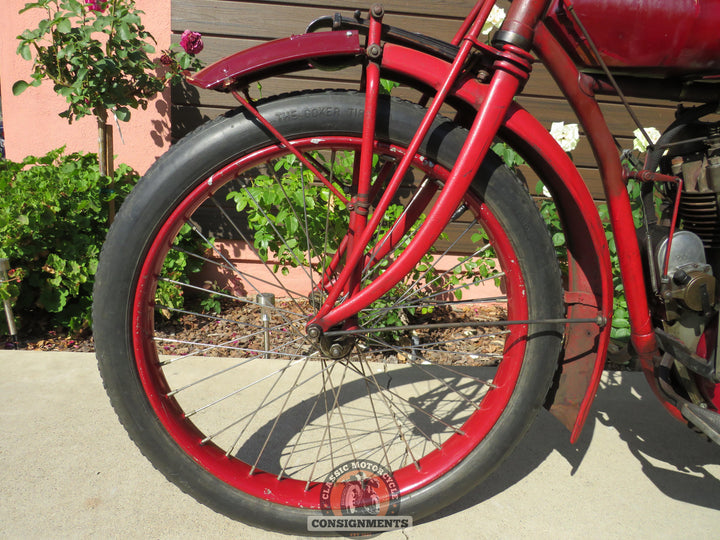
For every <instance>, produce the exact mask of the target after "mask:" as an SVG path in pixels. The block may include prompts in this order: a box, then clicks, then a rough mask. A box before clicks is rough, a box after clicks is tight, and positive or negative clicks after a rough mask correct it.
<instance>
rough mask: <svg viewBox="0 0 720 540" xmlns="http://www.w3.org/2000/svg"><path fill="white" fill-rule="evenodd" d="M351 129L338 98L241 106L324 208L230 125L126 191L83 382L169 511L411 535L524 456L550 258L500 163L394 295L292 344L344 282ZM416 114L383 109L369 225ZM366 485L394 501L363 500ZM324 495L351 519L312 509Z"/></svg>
mask: <svg viewBox="0 0 720 540" xmlns="http://www.w3.org/2000/svg"><path fill="white" fill-rule="evenodd" d="M363 109H364V97H363V96H362V95H361V94H358V93H352V92H343V91H326V92H307V93H299V94H291V95H286V96H281V97H279V98H272V99H269V100H267V101H265V102H264V103H262V104H261V105H260V106H259V110H260V111H261V113H262V114H263V115H264V116H265V117H266V118H268V119H269V120H270V121H271V122H272V123H273V125H274V126H275V127H276V128H277V129H278V130H279V131H280V132H281V133H283V135H284V136H285V137H287V139H288V140H289V141H290V142H291V143H292V144H293V146H294V147H295V148H296V149H298V150H299V151H300V152H302V153H303V155H304V156H306V157H308V159H309V160H311V161H312V162H313V163H314V164H315V165H316V166H317V167H318V168H319V169H320V170H322V171H323V173H324V174H325V175H326V178H328V179H329V180H330V181H331V182H332V184H333V186H334V190H330V189H328V187H327V186H326V185H325V184H323V183H321V182H319V181H318V180H317V178H315V177H314V175H313V174H311V173H310V172H309V171H308V170H307V169H306V168H305V166H303V165H302V163H300V161H299V160H298V159H297V158H296V157H295V156H294V155H293V154H292V153H290V152H289V151H288V150H287V149H286V148H284V147H283V146H282V145H281V144H279V143H278V142H277V141H275V140H273V138H272V136H270V135H269V134H268V133H267V132H266V131H265V129H264V128H263V127H262V126H261V125H260V124H259V123H258V122H257V121H256V120H255V119H253V118H252V117H251V116H250V115H248V114H246V113H245V112H243V111H242V110H237V111H235V112H233V113H231V114H228V115H226V116H224V117H221V118H219V119H217V120H215V121H213V122H210V123H208V124H206V125H204V126H202V127H201V128H199V129H198V130H196V131H195V132H194V133H192V134H191V135H189V136H188V137H186V138H185V139H183V140H182V141H180V142H179V143H178V144H176V145H175V146H174V147H173V148H172V149H171V150H170V151H169V152H168V153H167V154H166V155H165V156H163V157H162V158H161V159H160V160H159V161H158V162H157V163H156V164H155V165H154V166H153V167H152V168H151V170H150V171H149V172H148V173H147V175H146V176H145V177H144V178H143V179H142V180H141V181H140V182H139V183H138V186H137V187H136V188H135V190H134V191H133V193H132V194H131V196H130V197H129V198H128V199H127V201H126V202H125V204H124V205H123V207H122V208H121V210H120V212H119V214H118V216H117V219H116V220H115V222H114V224H113V226H112V228H111V230H110V233H109V234H108V238H107V242H106V244H105V246H104V248H103V252H102V255H101V260H100V265H99V268H98V272H97V275H96V284H95V303H94V309H93V317H94V323H93V324H94V335H95V343H96V350H97V357H98V362H99V368H100V372H101V375H102V378H103V381H104V384H105V387H106V389H107V392H108V394H109V396H110V399H111V402H112V405H113V407H114V408H115V411H116V412H117V414H118V416H119V418H120V420H121V422H122V423H123V425H124V426H125V428H126V430H127V431H128V433H129V435H130V437H131V438H132V439H133V441H134V442H135V443H136V444H137V446H138V447H139V448H140V450H141V451H142V452H143V454H144V455H145V456H146V457H147V458H148V459H149V460H150V461H151V462H152V463H153V464H154V466H155V467H156V468H157V469H158V470H160V471H161V472H162V473H163V474H164V475H165V476H166V477H167V478H168V479H170V480H171V481H172V482H174V483H175V484H177V485H178V486H179V487H180V488H181V489H182V490H183V491H185V492H187V493H189V494H190V495H192V496H193V497H195V498H196V499H197V500H199V501H201V502H203V503H204V504H207V505H208V506H210V507H212V508H213V509H215V510H217V511H219V512H222V513H224V514H226V515H228V516H230V517H232V518H234V519H239V520H242V521H244V522H247V523H250V524H253V525H255V526H258V527H262V528H267V529H273V530H278V531H283V532H289V533H295V534H309V530H308V523H309V521H308V518H312V517H314V516H322V515H344V514H347V513H350V512H355V511H358V510H363V509H364V510H365V512H366V513H372V514H376V515H377V514H391V513H395V514H397V513H399V514H400V515H410V516H412V517H413V518H414V519H416V520H417V519H419V518H421V517H423V516H427V515H429V514H430V513H432V512H434V511H436V510H438V509H439V508H442V507H443V506H446V505H448V504H450V503H451V502H452V501H454V500H456V499H458V498H459V497H461V496H462V495H463V494H464V493H466V492H467V491H469V490H470V489H471V488H472V487H473V486H475V485H477V484H478V483H479V482H480V481H482V480H483V479H484V478H485V477H486V476H487V475H488V474H489V473H490V472H491V471H492V470H493V469H494V468H495V467H496V466H497V465H498V464H499V463H500V461H501V460H502V458H503V457H504V456H506V455H507V454H508V453H509V452H510V450H511V449H512V448H513V446H514V445H515V444H516V443H517V442H518V441H519V440H520V438H521V437H522V435H523V434H524V432H525V431H526V430H527V428H528V427H529V425H530V423H531V421H532V420H533V418H534V417H535V415H536V413H537V411H538V409H539V408H540V406H541V404H542V403H543V399H544V397H545V395H546V393H547V391H548V389H549V387H550V384H551V382H552V378H553V374H554V372H555V369H556V366H557V360H558V356H559V353H560V349H561V341H562V326H561V325H558V324H557V323H551V322H544V321H548V320H551V319H560V318H562V317H563V302H562V298H563V295H562V287H561V278H560V272H559V269H558V264H557V260H556V258H555V255H554V250H553V246H552V242H551V240H550V238H549V235H548V233H547V230H546V228H545V227H544V224H543V222H542V219H541V217H540V215H539V213H538V211H537V209H536V207H535V206H534V204H533V202H532V200H531V198H530V197H529V195H528V193H527V190H526V189H525V188H524V186H523V184H522V183H521V182H520V181H519V179H518V178H517V177H516V176H515V175H514V174H513V173H512V172H511V171H510V170H508V169H507V168H506V167H505V166H504V165H503V164H502V162H501V161H500V160H499V159H498V158H497V157H496V156H494V155H490V156H488V157H487V159H486V160H485V162H484V163H483V165H482V167H481V170H480V172H479V173H478V175H477V177H476V179H475V180H474V182H473V184H472V187H471V188H470V190H469V191H468V193H467V194H466V195H465V198H464V200H463V203H462V205H461V206H460V207H459V208H458V211H457V212H456V214H455V216H453V220H452V221H451V223H449V224H448V225H447V227H446V228H445V230H444V231H443V234H442V235H441V236H440V238H438V240H437V242H436V243H435V245H434V246H433V249H432V250H430V251H429V252H428V253H427V254H426V256H425V257H424V258H423V259H422V260H421V261H420V262H419V263H418V265H417V266H416V267H415V269H414V270H413V271H412V272H411V273H409V274H408V276H406V278H405V279H404V280H403V281H402V282H400V283H398V284H397V285H396V286H395V287H394V288H393V289H392V290H391V291H389V292H388V293H386V294H385V295H384V296H383V297H381V298H380V299H379V300H377V301H376V302H375V303H373V304H372V305H370V306H368V307H367V308H366V309H364V310H362V311H361V312H360V313H358V314H357V315H356V317H355V318H354V320H353V321H351V322H352V324H349V325H346V326H344V327H342V328H339V329H338V331H337V332H335V334H334V336H335V337H334V338H333V339H332V340H324V341H321V342H317V341H314V340H311V339H309V337H308V336H307V333H306V324H307V321H308V320H309V319H310V318H311V317H312V315H313V314H314V313H315V311H316V310H317V309H318V307H319V305H321V304H322V302H323V301H324V299H325V298H326V296H327V293H328V291H330V290H331V289H332V286H333V280H334V279H335V278H336V276H337V275H338V274H339V272H341V271H342V268H343V262H344V257H345V252H346V251H345V250H346V245H347V231H348V222H349V217H348V215H349V211H348V202H347V201H349V200H350V199H351V196H352V192H353V186H354V178H355V176H356V168H355V162H356V156H358V155H359V152H360V145H361V134H362V118H363ZM423 113H424V109H422V108H421V107H419V106H417V105H413V104H410V103H407V102H403V101H400V100H397V99H394V98H388V97H383V98H381V100H380V103H379V106H378V122H377V124H378V125H377V135H376V141H375V145H374V156H373V175H372V178H373V182H374V189H373V196H374V199H373V200H371V201H370V208H369V212H370V214H372V211H373V206H372V205H373V202H376V201H377V199H378V198H379V196H380V195H381V194H382V192H383V188H384V183H385V182H386V181H387V179H388V178H389V177H390V176H391V175H392V171H393V170H394V167H395V166H396V165H397V163H398V162H399V159H400V158H401V157H402V156H403V155H404V153H405V148H406V147H407V145H408V143H409V141H410V139H411V137H412V135H413V134H414V132H415V129H416V128H417V126H418V125H419V123H420V120H421V118H422V116H423ZM466 135H467V132H466V131H465V130H463V129H462V128H460V127H457V126H456V125H454V124H453V123H452V122H450V121H448V120H445V119H438V120H437V121H436V122H435V124H434V125H433V128H432V130H431V133H430V134H429V135H428V137H427V138H426V141H425V143H424V144H423V146H422V147H421V149H420V151H419V152H418V154H417V155H416V156H414V159H413V167H412V169H411V171H410V172H409V173H408V174H407V175H406V177H405V179H404V183H403V187H402V189H401V193H399V194H398V195H397V196H396V197H395V200H394V201H393V204H392V205H391V207H390V209H389V210H388V212H387V214H386V219H384V220H383V222H382V224H381V226H380V227H379V228H378V232H377V234H376V235H375V237H374V238H373V240H372V241H371V242H370V243H369V244H368V246H367V247H366V251H365V253H366V257H365V260H364V263H363V267H362V268H361V269H359V271H358V272H359V275H360V285H359V286H360V287H362V286H363V285H364V284H367V283H370V282H371V281H372V280H373V279H374V278H375V277H376V276H378V275H379V274H380V273H382V272H383V271H384V269H385V268H387V266H388V265H389V264H391V263H392V261H393V260H394V259H395V258H396V257H397V256H398V254H399V253H400V252H401V251H402V249H403V247H404V246H406V245H407V243H408V242H409V241H410V239H411V238H412V237H413V235H414V234H415V232H416V231H417V228H418V227H420V226H422V223H423V221H424V219H425V215H426V212H427V208H429V207H430V206H431V205H432V202H433V200H434V199H435V198H436V196H437V193H438V192H440V191H441V190H442V189H443V187H444V181H445V179H446V177H447V175H448V172H449V170H450V169H451V168H452V165H453V163H454V161H455V159H456V157H457V155H458V153H459V151H460V148H461V146H462V144H463V142H464V140H465V138H466ZM423 208H425V210H424V211H422V209H423ZM347 296H348V293H343V295H341V296H340V298H339V300H338V302H342V301H343V300H344V299H345V298H346V297H347ZM508 322H509V323H510V324H508ZM347 328H351V330H347ZM362 466H367V467H370V468H371V469H372V468H373V467H374V468H375V469H377V470H381V471H384V474H386V476H387V477H389V478H392V480H393V483H392V485H393V489H392V490H390V491H392V493H390V492H389V491H387V490H386V491H387V492H381V491H378V492H376V493H374V494H372V496H368V497H365V498H363V497H364V495H363V491H362V489H359V488H357V481H358V478H357V476H358V475H357V474H356V475H354V476H353V474H351V473H352V472H353V471H355V472H359V471H361V469H362ZM348 469H349V470H350V473H347V471H348ZM363 470H364V469H363ZM346 473H347V474H346ZM360 476H362V474H360ZM360 480H361V481H362V482H364V480H363V478H360ZM362 482H361V484H360V485H361V486H365V484H364V483H362ZM329 485H333V486H334V488H338V486H339V488H340V492H342V493H344V495H343V497H345V498H343V497H340V496H338V497H337V501H336V502H331V503H330V504H328V501H327V500H324V499H323V497H325V495H323V494H324V493H327V491H326V488H327V486H329ZM358 489H359V490H358ZM363 489H364V487H363ZM353 493H354V494H355V495H354V496H353V497H354V498H353V497H350V496H351V495H353ZM348 497H350V498H349V499H348ZM346 499H347V500H346ZM348 500H349V501H350V502H347V501H348ZM343 501H345V502H343ZM390 502H392V504H390ZM316 533H317V531H316V532H314V533H313V534H316Z"/></svg>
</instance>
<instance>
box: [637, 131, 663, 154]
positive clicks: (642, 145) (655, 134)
mask: <svg viewBox="0 0 720 540" xmlns="http://www.w3.org/2000/svg"><path fill="white" fill-rule="evenodd" d="M645 133H647V135H648V137H650V140H651V141H652V143H653V144H655V143H656V142H658V139H659V138H660V135H661V133H660V132H659V131H658V130H657V129H655V128H654V127H649V128H645ZM633 135H635V139H633V148H634V149H635V150H637V151H638V152H640V153H641V154H642V153H644V152H646V151H647V147H648V143H647V140H646V139H645V137H644V136H643V134H642V131H640V128H638V129H636V130H635V131H633Z"/></svg>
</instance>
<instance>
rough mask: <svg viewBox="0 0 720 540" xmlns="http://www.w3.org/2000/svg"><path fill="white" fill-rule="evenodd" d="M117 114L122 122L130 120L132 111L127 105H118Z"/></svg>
mask: <svg viewBox="0 0 720 540" xmlns="http://www.w3.org/2000/svg"><path fill="white" fill-rule="evenodd" d="M115 116H116V118H117V119H118V120H120V121H121V122H127V121H128V120H130V111H129V110H128V109H127V108H126V107H118V108H117V109H115Z"/></svg>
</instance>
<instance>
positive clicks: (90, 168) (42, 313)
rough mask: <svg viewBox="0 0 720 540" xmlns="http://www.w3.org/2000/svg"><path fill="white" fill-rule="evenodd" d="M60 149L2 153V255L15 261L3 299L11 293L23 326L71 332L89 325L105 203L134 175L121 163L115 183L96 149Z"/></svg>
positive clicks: (0, 287) (0, 290)
mask: <svg viewBox="0 0 720 540" xmlns="http://www.w3.org/2000/svg"><path fill="white" fill-rule="evenodd" d="M63 153H64V149H62V148H61V149H58V150H53V151H51V152H50V153H48V154H47V155H45V156H43V157H39V158H37V157H28V158H26V159H25V160H23V161H22V162H19V163H15V162H11V161H8V160H0V193H2V197H1V198H0V257H2V258H7V259H9V260H10V267H11V271H10V274H11V276H10V277H11V279H10V281H9V282H8V283H2V284H0V298H11V299H12V300H13V304H14V311H15V314H16V316H17V317H18V318H19V327H20V329H21V330H22V329H23V328H25V329H26V330H27V329H29V328H30V326H31V323H33V322H42V323H43V325H47V326H48V327H49V328H63V329H68V330H70V331H72V332H77V331H79V330H81V329H83V328H84V327H87V326H88V324H89V321H90V308H91V305H92V287H93V277H94V275H95V270H96V268H97V262H98V256H99V254H100V247H101V246H102V243H103V241H104V239H105V234H106V233H107V229H108V215H107V214H108V211H107V206H108V205H107V203H108V201H110V200H111V199H115V200H116V201H118V202H121V201H122V200H123V199H124V198H125V196H126V195H127V194H128V193H129V191H130V189H131V188H132V186H133V185H134V183H135V181H136V180H137V175H136V174H135V173H134V172H133V171H132V169H131V168H130V167H128V166H126V165H120V166H119V167H118V168H117V170H116V171H115V178H114V183H113V182H111V179H110V178H108V177H104V176H101V175H100V173H99V169H98V160H97V156H96V155H95V154H80V153H74V154H69V155H64V154H63ZM0 325H1V326H0V329H2V328H4V327H5V321H4V318H3V320H2V322H0Z"/></svg>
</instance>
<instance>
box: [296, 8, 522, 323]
mask: <svg viewBox="0 0 720 540" xmlns="http://www.w3.org/2000/svg"><path fill="white" fill-rule="evenodd" d="M481 29H482V24H481V23H480V22H478V21H476V22H475V23H474V24H473V26H472V27H471V29H470V34H471V35H473V36H476V35H478V34H479V33H480V30H481ZM472 48H473V43H472V42H471V41H464V42H463V44H462V46H461V47H460V50H459V52H458V55H457V57H456V58H455V60H454V62H453V64H452V66H451V68H450V70H449V72H448V78H447V79H446V80H445V81H444V83H443V84H442V86H441V88H440V90H439V91H438V93H437V94H436V95H435V99H434V100H433V102H432V105H431V106H430V108H429V109H428V112H427V113H426V115H425V117H424V118H423V121H422V122H421V123H420V126H419V127H418V129H417V131H416V133H415V135H414V136H413V139H412V141H411V142H410V144H409V145H408V149H407V153H406V154H405V156H404V157H403V159H402V160H401V161H400V163H399V164H398V167H397V170H396V171H395V174H394V175H393V177H392V179H391V180H390V182H389V183H388V185H387V188H386V189H385V192H384V193H383V195H382V197H381V198H380V201H378V204H377V205H376V207H375V211H374V213H373V216H372V218H371V219H370V220H369V222H368V224H367V227H366V228H365V230H364V231H363V232H362V234H361V235H360V237H359V238H358V247H357V249H354V250H352V251H349V253H348V258H347V260H346V264H347V266H346V268H345V269H344V270H343V271H342V272H341V273H340V275H339V276H338V278H337V284H336V286H335V287H334V288H333V290H332V291H330V293H329V294H328V297H327V299H326V301H325V303H324V304H323V306H322V307H321V308H320V310H319V311H318V313H317V315H316V316H315V318H313V319H312V320H311V321H310V322H309V323H308V324H312V325H317V326H319V327H320V328H322V329H323V330H324V331H327V330H328V329H329V328H331V327H333V326H335V325H337V324H339V323H340V322H341V321H343V320H345V319H347V318H349V317H351V316H353V315H354V314H355V313H357V312H358V311H360V310H361V309H363V308H364V307H367V306H369V305H370V304H371V303H373V302H374V301H375V300H377V299H378V298H380V296H382V295H383V294H385V293H386V292H387V291H389V290H390V289H392V287H393V286H394V285H395V284H396V283H397V282H398V281H400V280H401V279H402V278H403V277H404V276H405V275H406V274H407V273H408V272H409V271H410V270H411V269H412V267H413V266H415V265H416V264H417V263H418V261H419V260H420V259H421V258H422V256H423V255H424V254H425V253H426V252H427V250H428V249H430V246H431V245H432V244H433V242H434V241H435V240H436V239H437V237H438V236H439V235H440V233H441V231H442V229H443V228H444V225H445V223H447V221H448V220H449V219H450V217H451V216H452V213H453V212H454V211H455V210H456V209H457V206H458V204H459V203H460V200H461V199H462V196H463V194H464V193H465V191H466V189H467V186H468V185H469V184H470V181H471V180H472V177H473V176H474V173H473V174H472V176H469V177H468V172H469V171H467V170H465V171H461V170H459V169H458V166H457V164H456V166H455V169H454V176H453V178H454V179H456V178H463V181H462V182H464V184H465V185H464V188H463V186H462V185H457V186H456V187H455V188H454V189H456V190H457V193H453V194H452V195H447V194H446V195H445V196H444V197H442V196H441V198H440V199H439V200H438V205H436V206H435V207H434V208H433V209H432V212H431V215H429V216H428V219H427V220H426V221H425V223H424V224H423V226H422V228H421V229H420V232H419V233H418V235H417V236H416V237H415V238H414V239H413V241H412V242H411V244H410V246H408V249H406V250H405V251H404V252H403V254H402V256H401V257H400V258H398V259H397V260H396V261H395V263H394V264H393V265H391V266H390V267H389V268H388V270H387V272H385V273H383V275H382V276H381V277H380V278H379V279H377V280H375V281H374V282H373V283H371V284H370V286H369V287H367V288H365V289H364V290H363V291H362V292H361V293H359V294H358V295H355V296H354V297H353V298H351V299H349V300H347V301H345V302H343V303H342V305H340V306H337V307H335V303H336V301H337V299H338V298H339V297H340V294H341V293H342V291H343V290H344V289H345V285H346V284H347V282H348V280H349V279H350V278H351V276H352V275H353V268H354V267H355V266H357V265H358V263H359V262H360V261H361V259H362V258H363V246H366V245H367V243H368V242H369V241H370V238H371V237H372V235H373V234H374V233H375V230H376V229H377V227H378V225H379V224H380V221H381V220H382V218H383V216H384V215H385V212H386V211H387V209H388V207H389V206H390V203H391V201H392V199H393V197H394V196H395V193H396V192H397V190H398V188H399V187H400V184H401V182H402V179H403V178H404V177H405V174H406V173H407V171H408V170H409V168H410V164H411V162H412V160H413V159H414V156H415V154H416V153H417V151H418V149H419V148H420V145H421V144H422V141H423V140H424V139H425V136H426V135H427V134H428V132H429V131H430V127H431V126H432V123H433V121H434V120H435V118H436V117H437V115H438V113H439V112H440V108H441V107H442V105H443V104H444V102H445V99H446V98H447V96H448V94H449V93H450V91H451V89H452V87H453V86H454V84H455V82H456V80H457V78H458V76H459V75H460V73H461V72H462V70H463V68H464V66H465V61H466V60H467V58H468V56H469V54H470V52H471V51H472ZM499 80H500V79H498V81H499ZM504 81H505V79H503V82H504ZM496 84H497V83H496ZM516 89H517V86H516V87H515V89H513V90H512V91H513V93H514V91H515V90H516ZM511 100H512V97H511V98H510V101H511ZM507 106H509V103H508V104H506V105H505V107H507ZM478 131H479V129H478ZM476 136H477V134H476ZM492 136H494V132H493V135H490V140H489V141H488V148H489V145H490V142H492ZM485 151H487V149H485ZM485 151H483V152H482V156H483V157H484V155H485ZM466 154H467V153H466ZM480 162H481V161H480ZM480 162H478V163H477V167H479V166H480ZM465 163H468V158H467V155H466V157H465ZM475 171H477V169H475ZM462 182H457V181H456V180H453V183H454V184H455V183H458V184H462ZM448 192H450V190H445V193H448ZM448 197H453V198H454V199H455V204H454V206H453V208H451V209H449V206H450V203H449V201H448ZM442 200H445V202H444V203H441V201H442ZM433 214H434V215H435V216H440V215H442V214H447V216H446V218H445V221H444V222H442V223H440V224H441V226H440V227H439V228H438V227H437V226H436V225H435V219H436V218H434V217H433ZM423 231H424V232H423ZM391 280H394V282H392V281H391ZM353 310H354V311H353ZM330 311H332V312H333V315H332V316H331V317H328V313H329V312H330Z"/></svg>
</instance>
